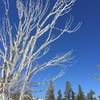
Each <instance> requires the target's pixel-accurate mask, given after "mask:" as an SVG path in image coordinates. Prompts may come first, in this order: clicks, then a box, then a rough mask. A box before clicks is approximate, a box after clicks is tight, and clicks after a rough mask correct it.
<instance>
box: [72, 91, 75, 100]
mask: <svg viewBox="0 0 100 100" xmlns="http://www.w3.org/2000/svg"><path fill="white" fill-rule="evenodd" d="M72 100H75V93H74V91H73V90H72Z"/></svg>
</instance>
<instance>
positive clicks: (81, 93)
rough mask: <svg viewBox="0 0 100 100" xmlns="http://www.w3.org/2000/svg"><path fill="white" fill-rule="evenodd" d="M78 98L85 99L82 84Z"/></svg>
mask: <svg viewBox="0 0 100 100" xmlns="http://www.w3.org/2000/svg"><path fill="white" fill-rule="evenodd" d="M77 100H85V97H84V93H83V91H82V88H81V86H80V85H79V86H78V95H77Z"/></svg>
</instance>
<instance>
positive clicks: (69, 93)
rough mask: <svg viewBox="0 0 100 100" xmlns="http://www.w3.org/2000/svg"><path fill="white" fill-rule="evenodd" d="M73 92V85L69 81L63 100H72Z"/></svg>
mask: <svg viewBox="0 0 100 100" xmlns="http://www.w3.org/2000/svg"><path fill="white" fill-rule="evenodd" d="M71 90H72V89H71V84H70V82H69V81H67V82H66V89H65V92H64V98H63V100H70V98H71Z"/></svg>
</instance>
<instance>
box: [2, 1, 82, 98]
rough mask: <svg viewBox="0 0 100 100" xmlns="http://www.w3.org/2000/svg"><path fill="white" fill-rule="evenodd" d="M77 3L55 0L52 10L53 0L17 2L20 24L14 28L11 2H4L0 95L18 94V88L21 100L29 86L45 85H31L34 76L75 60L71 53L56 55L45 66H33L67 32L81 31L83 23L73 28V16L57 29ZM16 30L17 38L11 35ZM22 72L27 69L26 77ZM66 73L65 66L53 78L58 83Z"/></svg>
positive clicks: (37, 64) (34, 83)
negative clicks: (42, 40) (62, 19)
mask: <svg viewBox="0 0 100 100" xmlns="http://www.w3.org/2000/svg"><path fill="white" fill-rule="evenodd" d="M75 1H76V0H56V1H55V4H53V6H52V9H51V6H50V2H52V0H27V2H25V3H24V2H23V1H22V0H16V8H17V11H18V12H17V13H18V24H16V23H14V25H11V20H10V19H9V11H10V9H9V6H10V4H9V0H3V3H4V6H5V14H4V18H3V20H2V23H1V32H0V43H1V44H2V47H1V46H0V58H1V59H2V66H1V78H0V92H1V93H4V92H5V91H8V93H9V95H10V93H11V91H12V90H13V91H17V89H16V88H15V87H19V88H18V91H20V92H21V94H20V98H19V100H22V98H23V95H24V92H25V91H26V88H27V86H28V85H29V84H32V85H33V86H37V85H41V84H43V83H45V82H42V83H41V82H38V83H36V82H33V81H31V82H30V80H31V78H32V77H35V76H36V75H37V74H38V73H39V72H41V71H43V70H46V69H47V68H49V67H53V66H58V65H60V66H61V65H62V64H64V63H65V62H69V61H71V60H72V57H71V54H72V51H69V52H67V53H65V54H64V55H62V56H55V57H54V58H52V59H50V60H49V61H48V62H47V61H46V62H45V63H43V64H39V63H36V64H33V63H35V62H37V61H38V60H39V59H41V58H43V57H44V56H45V55H46V54H48V52H49V49H50V48H48V46H49V45H50V44H52V43H53V42H54V41H56V40H57V39H59V38H60V37H61V36H62V35H63V34H64V33H72V32H75V31H77V30H78V29H79V28H80V25H81V23H78V25H76V26H75V27H74V28H73V29H71V26H72V23H73V18H72V17H71V16H70V18H69V21H66V23H65V26H64V27H63V28H62V29H61V28H59V27H57V26H56V23H57V20H58V18H60V17H61V16H63V15H65V14H68V13H69V12H70V10H71V9H72V6H73V5H74V3H75ZM14 28H16V36H15V37H13V36H12V35H13V34H14V33H15V31H13V29H14ZM56 30H57V31H56ZM53 31H56V32H58V35H54V32H53ZM45 34H47V38H45V41H44V42H43V43H40V46H39V47H38V48H37V47H36V46H37V42H38V40H39V39H41V37H42V36H43V35H45ZM7 37H8V39H7ZM8 41H9V43H8ZM58 67H59V66H58ZM23 70H25V71H24V75H22V72H23ZM64 70H65V67H62V70H61V71H60V72H59V73H58V75H55V76H54V77H53V78H52V79H53V80H56V79H57V78H59V77H61V76H62V75H63V74H64ZM21 76H22V77H21ZM14 89H15V90H14ZM3 100H5V99H3Z"/></svg>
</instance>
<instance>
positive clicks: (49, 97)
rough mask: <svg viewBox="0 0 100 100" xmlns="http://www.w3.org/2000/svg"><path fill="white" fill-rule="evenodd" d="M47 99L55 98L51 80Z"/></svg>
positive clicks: (52, 99) (53, 99)
mask: <svg viewBox="0 0 100 100" xmlns="http://www.w3.org/2000/svg"><path fill="white" fill-rule="evenodd" d="M45 100H55V96H54V87H53V82H52V81H50V83H49V87H48V91H47V94H46V97H45Z"/></svg>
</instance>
